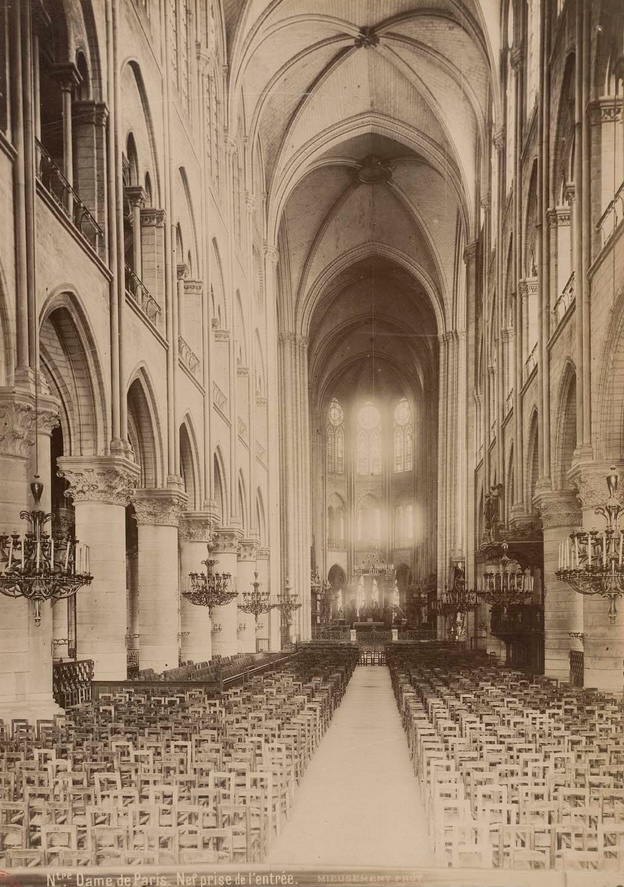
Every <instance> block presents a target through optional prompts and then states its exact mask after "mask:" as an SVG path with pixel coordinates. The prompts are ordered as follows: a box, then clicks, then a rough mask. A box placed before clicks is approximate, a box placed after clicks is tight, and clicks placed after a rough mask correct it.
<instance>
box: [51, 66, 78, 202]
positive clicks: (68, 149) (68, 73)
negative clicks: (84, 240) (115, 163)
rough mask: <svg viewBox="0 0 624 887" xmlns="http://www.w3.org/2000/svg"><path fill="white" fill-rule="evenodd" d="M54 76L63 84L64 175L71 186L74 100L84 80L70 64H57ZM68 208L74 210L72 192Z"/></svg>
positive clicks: (72, 182)
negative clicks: (75, 93)
mask: <svg viewBox="0 0 624 887" xmlns="http://www.w3.org/2000/svg"><path fill="white" fill-rule="evenodd" d="M54 76H55V78H56V79H57V80H58V81H59V83H60V85H61V95H62V103H63V175H64V176H65V178H66V179H67V182H68V184H69V185H70V187H73V185H74V139H73V126H72V123H73V121H72V100H73V93H74V89H75V88H76V86H78V85H79V84H80V82H81V81H82V77H81V76H80V73H79V71H78V68H77V67H76V66H75V65H74V64H73V63H72V62H70V63H69V64H63V65H56V67H55V70H54ZM67 201H68V202H67V208H68V209H69V210H72V211H73V200H72V196H71V194H67Z"/></svg>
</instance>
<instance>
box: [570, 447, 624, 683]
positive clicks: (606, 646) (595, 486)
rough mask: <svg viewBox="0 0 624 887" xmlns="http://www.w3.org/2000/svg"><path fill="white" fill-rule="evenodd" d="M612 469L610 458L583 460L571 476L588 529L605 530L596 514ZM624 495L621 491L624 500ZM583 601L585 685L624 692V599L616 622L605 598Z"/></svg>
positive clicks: (583, 597)
mask: <svg viewBox="0 0 624 887" xmlns="http://www.w3.org/2000/svg"><path fill="white" fill-rule="evenodd" d="M621 467H622V466H619V473H620V476H621ZM611 473H612V472H611V468H610V464H609V463H608V462H605V463H597V462H592V463H585V464H583V463H581V464H578V465H576V466H574V468H573V470H572V472H571V479H572V481H573V483H574V484H575V486H576V487H577V488H578V491H579V499H580V502H581V507H582V509H583V529H584V530H591V529H597V530H599V531H602V530H603V529H604V528H605V525H606V521H605V518H604V517H603V516H602V515H597V514H596V507H597V506H599V505H603V504H604V502H605V501H606V499H607V497H608V495H609V493H608V489H607V481H606V478H607V475H608V474H611ZM621 495H622V494H621V491H620V501H621ZM582 602H583V633H584V635H585V639H584V643H585V686H586V687H596V688H597V689H599V690H609V691H612V692H618V693H620V692H622V683H623V681H622V664H623V662H624V603H623V602H622V601H619V607H618V613H617V617H616V620H615V623H611V622H610V620H609V617H608V615H607V613H608V609H609V602H608V601H607V600H606V599H605V598H603V597H601V596H600V595H591V596H582Z"/></svg>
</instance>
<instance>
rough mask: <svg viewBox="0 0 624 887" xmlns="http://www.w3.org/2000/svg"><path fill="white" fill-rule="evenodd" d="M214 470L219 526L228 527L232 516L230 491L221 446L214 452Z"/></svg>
mask: <svg viewBox="0 0 624 887" xmlns="http://www.w3.org/2000/svg"><path fill="white" fill-rule="evenodd" d="M212 470H213V472H214V478H213V489H214V499H215V505H216V510H217V515H218V519H219V526H220V527H227V526H228V524H229V520H230V514H229V510H228V490H227V483H226V478H227V474H226V471H225V462H224V460H223V452H222V450H221V447H220V446H217V448H216V449H215V451H214V456H213V460H212Z"/></svg>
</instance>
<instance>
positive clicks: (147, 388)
mask: <svg viewBox="0 0 624 887" xmlns="http://www.w3.org/2000/svg"><path fill="white" fill-rule="evenodd" d="M127 399H128V438H129V440H130V443H131V445H132V449H133V451H134V458H135V461H136V462H137V464H138V466H139V468H140V469H141V486H143V487H147V488H155V487H160V486H162V483H163V478H164V456H163V445H162V427H161V423H160V418H159V411H158V406H157V400H156V395H155V392H154V386H153V384H152V381H151V378H150V375H149V371H148V369H147V367H146V366H145V365H144V364H142V365H141V366H139V367H137V368H136V369H135V370H134V372H133V373H132V375H131V376H130V381H129V384H128V387H127Z"/></svg>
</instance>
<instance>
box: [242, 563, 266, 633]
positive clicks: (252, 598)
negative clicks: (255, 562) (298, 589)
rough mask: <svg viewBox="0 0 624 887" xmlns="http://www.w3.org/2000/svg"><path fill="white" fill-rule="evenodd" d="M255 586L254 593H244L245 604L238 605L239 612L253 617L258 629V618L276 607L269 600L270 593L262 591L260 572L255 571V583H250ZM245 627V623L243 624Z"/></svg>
mask: <svg viewBox="0 0 624 887" xmlns="http://www.w3.org/2000/svg"><path fill="white" fill-rule="evenodd" d="M250 585H252V586H253V591H244V592H243V602H242V604H237V607H238V609H239V610H242V612H243V613H249V614H250V616H253V617H254V618H255V620H256V627H257V626H258V616H261V615H262V614H263V613H268V612H269V610H270V609H271V608H272V607H274V606H275V604H272V603H271V602H270V600H269V592H268V591H260V585H261V583H260V582H258V571H257V570H255V571H254V581H253V582H251V583H250ZM242 624H243V625H244V623H242Z"/></svg>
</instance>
